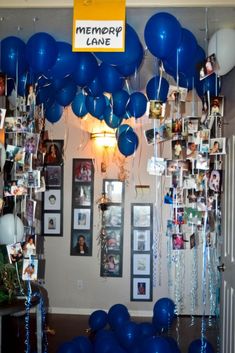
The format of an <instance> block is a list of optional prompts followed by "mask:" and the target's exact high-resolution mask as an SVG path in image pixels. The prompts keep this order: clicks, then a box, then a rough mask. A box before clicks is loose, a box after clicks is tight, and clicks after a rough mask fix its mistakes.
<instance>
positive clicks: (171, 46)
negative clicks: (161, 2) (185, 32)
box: [144, 12, 181, 60]
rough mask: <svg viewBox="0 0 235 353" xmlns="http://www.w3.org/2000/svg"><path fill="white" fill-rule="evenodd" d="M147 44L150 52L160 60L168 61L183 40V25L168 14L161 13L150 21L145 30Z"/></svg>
mask: <svg viewBox="0 0 235 353" xmlns="http://www.w3.org/2000/svg"><path fill="white" fill-rule="evenodd" d="M144 38H145V43H146V45H147V47H148V49H149V51H150V52H151V53H152V54H153V55H154V56H156V57H158V58H159V59H162V60H164V59H166V58H167V57H168V56H169V55H170V54H171V53H172V52H174V50H176V48H177V47H178V45H179V43H180V40H181V25H180V23H179V22H178V20H177V19H176V18H175V17H174V16H172V15H170V14H169V13H166V12H159V13H157V14H155V15H153V16H152V17H150V19H149V20H148V22H147V23H146V26H145V30H144Z"/></svg>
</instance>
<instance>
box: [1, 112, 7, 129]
mask: <svg viewBox="0 0 235 353" xmlns="http://www.w3.org/2000/svg"><path fill="white" fill-rule="evenodd" d="M5 116H6V109H3V108H0V129H3V127H4V121H5Z"/></svg>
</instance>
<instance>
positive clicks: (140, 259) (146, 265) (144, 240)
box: [131, 203, 153, 301]
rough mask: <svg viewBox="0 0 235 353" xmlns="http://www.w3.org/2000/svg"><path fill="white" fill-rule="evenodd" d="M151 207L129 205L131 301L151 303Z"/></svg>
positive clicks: (149, 205)
mask: <svg viewBox="0 0 235 353" xmlns="http://www.w3.org/2000/svg"><path fill="white" fill-rule="evenodd" d="M152 245H153V205H152V204H148V203H146V204H141V203H138V204H132V205H131V301H152V276H153V273H152V271H153V270H152V269H153V253H152Z"/></svg>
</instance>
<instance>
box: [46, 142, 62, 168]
mask: <svg viewBox="0 0 235 353" xmlns="http://www.w3.org/2000/svg"><path fill="white" fill-rule="evenodd" d="M44 145H45V148H46V154H45V157H44V163H45V164H47V165H48V164H49V165H51V164H53V165H54V164H57V165H62V164H63V151H62V149H63V141H62V140H48V141H45V143H44Z"/></svg>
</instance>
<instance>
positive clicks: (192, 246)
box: [189, 233, 196, 249]
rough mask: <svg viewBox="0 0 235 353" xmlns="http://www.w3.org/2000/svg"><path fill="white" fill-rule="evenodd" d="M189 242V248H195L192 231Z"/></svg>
mask: <svg viewBox="0 0 235 353" xmlns="http://www.w3.org/2000/svg"><path fill="white" fill-rule="evenodd" d="M189 243H190V249H193V248H195V246H196V237H195V234H194V233H193V234H191V235H190V238H189Z"/></svg>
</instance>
